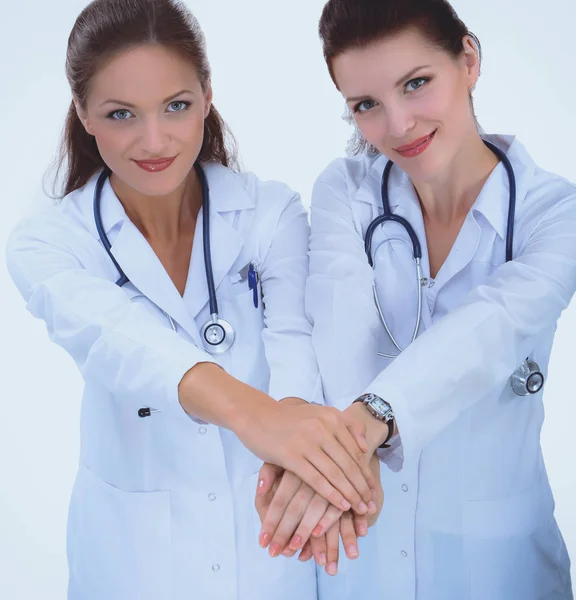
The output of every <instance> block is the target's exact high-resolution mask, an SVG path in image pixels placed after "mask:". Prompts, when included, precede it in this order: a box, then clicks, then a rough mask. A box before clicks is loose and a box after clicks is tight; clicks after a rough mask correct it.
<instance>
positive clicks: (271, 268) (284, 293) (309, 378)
mask: <svg viewBox="0 0 576 600" xmlns="http://www.w3.org/2000/svg"><path fill="white" fill-rule="evenodd" d="M279 191H280V190H279ZM282 194H283V195H284V196H285V195H288V202H284V205H285V208H283V211H282V213H281V214H280V216H279V218H278V219H277V225H276V227H275V229H274V231H273V234H272V239H271V243H270V246H269V249H268V251H267V252H266V256H265V258H264V260H263V263H262V265H261V267H260V276H261V283H262V291H263V301H264V307H265V308H264V324H265V329H264V331H263V333H262V337H263V341H264V350H265V354H266V360H267V362H268V365H269V367H270V387H269V394H270V396H272V397H273V398H275V399H277V400H281V399H283V398H288V397H296V398H301V399H303V400H305V401H307V402H314V403H317V404H322V403H323V395H322V386H321V383H320V375H319V372H318V367H317V363H316V358H315V356H314V350H313V347H312V338H311V334H312V327H311V324H310V321H309V320H308V318H307V316H306V311H305V307H304V292H305V286H306V278H307V276H308V244H309V235H310V227H309V224H308V215H307V213H306V210H305V209H304V207H303V205H302V203H301V201H300V197H299V196H298V195H297V194H294V193H293V192H292V191H291V190H289V189H288V188H286V187H285V186H282Z"/></svg>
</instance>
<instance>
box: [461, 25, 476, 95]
mask: <svg viewBox="0 0 576 600" xmlns="http://www.w3.org/2000/svg"><path fill="white" fill-rule="evenodd" d="M462 44H463V46H464V64H465V67H466V76H467V79H468V89H469V90H470V92H471V91H472V90H473V89H474V87H475V86H476V82H477V81H478V78H479V77H480V54H479V50H478V47H477V46H476V43H475V42H474V40H473V39H472V38H471V37H470V36H469V35H467V36H464V39H463V40H462Z"/></svg>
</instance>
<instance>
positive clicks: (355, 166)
mask: <svg viewBox="0 0 576 600" xmlns="http://www.w3.org/2000/svg"><path fill="white" fill-rule="evenodd" d="M387 160H388V159H387V158H386V157H385V156H384V155H382V154H373V153H363V154H359V155H357V156H348V157H342V158H337V159H335V160H333V161H332V162H330V163H329V164H328V166H327V167H326V168H325V169H324V170H323V171H322V172H321V173H320V175H319V176H318V177H317V179H316V182H315V184H314V192H313V194H312V204H314V202H315V198H316V200H317V199H318V198H319V197H321V196H322V194H323V192H325V191H327V190H330V192H331V193H332V194H336V195H337V196H339V197H341V198H342V199H344V198H345V199H347V200H349V201H350V202H352V200H354V199H355V198H356V195H357V193H358V191H359V190H360V189H361V188H363V187H366V186H367V185H368V186H369V185H371V183H372V180H374V181H375V182H378V181H379V180H380V178H381V176H382V172H383V170H384V166H385V164H386V162H387Z"/></svg>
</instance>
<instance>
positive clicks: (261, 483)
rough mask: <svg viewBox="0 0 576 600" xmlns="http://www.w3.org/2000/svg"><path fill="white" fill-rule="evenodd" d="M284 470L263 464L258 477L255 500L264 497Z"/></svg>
mask: <svg viewBox="0 0 576 600" xmlns="http://www.w3.org/2000/svg"><path fill="white" fill-rule="evenodd" d="M283 472H284V469H282V467H279V466H277V465H273V464H272V463H264V464H263V465H262V468H261V469H260V473H259V475H258V489H257V490H256V498H258V497H259V496H265V495H266V494H268V493H269V492H270V490H271V489H272V487H273V486H274V483H275V481H276V480H277V479H278V478H279V477H280V475H282V473H283Z"/></svg>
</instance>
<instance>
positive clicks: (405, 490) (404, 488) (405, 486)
mask: <svg viewBox="0 0 576 600" xmlns="http://www.w3.org/2000/svg"><path fill="white" fill-rule="evenodd" d="M402 491H403V492H407V491H408V486H407V485H406V484H404V485H403V486H402Z"/></svg>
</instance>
